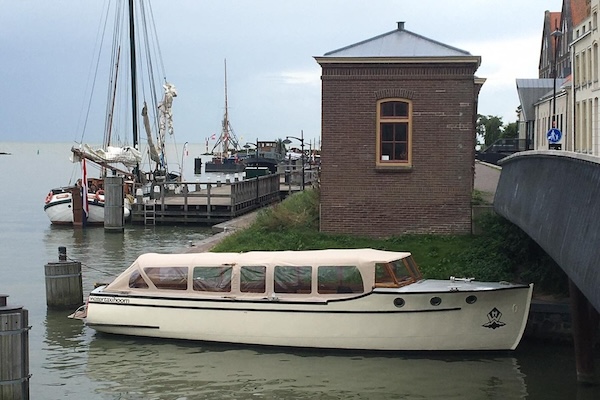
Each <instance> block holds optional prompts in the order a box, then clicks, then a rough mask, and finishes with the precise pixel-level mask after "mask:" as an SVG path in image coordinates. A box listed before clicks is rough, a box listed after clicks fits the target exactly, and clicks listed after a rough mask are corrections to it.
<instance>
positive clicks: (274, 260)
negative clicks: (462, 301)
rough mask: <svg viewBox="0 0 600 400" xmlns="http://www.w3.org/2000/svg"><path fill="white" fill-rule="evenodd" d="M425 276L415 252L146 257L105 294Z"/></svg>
mask: <svg viewBox="0 0 600 400" xmlns="http://www.w3.org/2000/svg"><path fill="white" fill-rule="evenodd" d="M420 279H422V275H421V272H420V271H419V268H418V266H417V264H416V263H415V261H414V260H413V258H412V256H411V254H410V253H407V252H390V251H380V250H373V249H332V250H312V251H270V252H269V251H266V252H265V251H261V252H248V253H186V254H155V253H149V254H144V255H141V256H140V257H139V258H138V259H137V260H136V261H135V262H134V263H133V264H132V265H131V266H130V267H129V268H128V269H127V270H125V271H124V272H123V273H122V274H121V275H120V276H119V277H117V278H116V279H115V280H114V281H113V282H112V283H110V284H109V285H108V286H107V287H106V288H105V289H104V291H105V292H118V293H130V292H135V294H136V295H143V294H148V295H152V296H153V295H156V294H157V293H162V294H167V293H168V292H170V293H172V294H174V295H175V294H176V293H181V294H183V293H182V292H184V291H185V292H187V293H186V296H188V295H190V294H192V293H193V295H194V296H200V297H202V296H217V297H232V298H240V297H244V298H255V299H256V298H269V299H271V300H273V299H275V298H277V299H279V298H290V299H291V298H302V297H320V296H322V295H327V297H330V296H332V297H344V296H346V297H348V295H349V294H350V295H351V296H355V295H357V294H361V293H368V292H370V291H372V289H373V288H376V287H385V288H394V287H401V286H404V285H407V284H410V283H414V282H416V281H418V280H420Z"/></svg>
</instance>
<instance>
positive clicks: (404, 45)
mask: <svg viewBox="0 0 600 400" xmlns="http://www.w3.org/2000/svg"><path fill="white" fill-rule="evenodd" d="M315 58H317V61H319V62H322V61H323V62H327V61H328V59H336V60H340V59H342V60H343V59H350V58H352V59H377V60H382V59H396V60H397V59H398V58H403V59H423V58H427V59H431V58H439V59H440V60H441V59H447V60H457V59H460V60H461V61H463V62H464V61H476V62H477V64H478V65H479V64H480V63H481V57H479V56H472V55H471V53H469V52H468V51H465V50H461V49H458V48H456V47H452V46H449V45H447V44H444V43H441V42H438V41H436V40H433V39H429V38H426V37H424V36H421V35H419V34H416V33H414V32H411V31H408V30H406V29H404V22H398V27H397V29H395V30H393V31H390V32H387V33H384V34H381V35H378V36H375V37H372V38H370V39H367V40H363V41H361V42H358V43H355V44H351V45H349V46H346V47H342V48H340V49H337V50H333V51H330V52H327V53H325V54H324V55H323V56H322V57H315ZM465 58H469V59H470V60H469V59H465Z"/></svg>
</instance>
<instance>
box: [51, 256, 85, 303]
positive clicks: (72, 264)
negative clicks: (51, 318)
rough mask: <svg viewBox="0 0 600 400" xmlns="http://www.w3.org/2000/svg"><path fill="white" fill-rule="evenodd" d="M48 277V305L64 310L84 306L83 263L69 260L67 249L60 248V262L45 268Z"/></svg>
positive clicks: (52, 263)
mask: <svg viewBox="0 0 600 400" xmlns="http://www.w3.org/2000/svg"><path fill="white" fill-rule="evenodd" d="M44 271H45V275H46V305H47V306H48V308H53V309H58V310H63V309H70V308H73V307H79V306H80V305H82V304H83V283H82V279H81V263H80V262H79V261H68V260H67V248H66V247H63V246H61V247H59V248H58V262H49V263H48V264H46V265H45V266H44Z"/></svg>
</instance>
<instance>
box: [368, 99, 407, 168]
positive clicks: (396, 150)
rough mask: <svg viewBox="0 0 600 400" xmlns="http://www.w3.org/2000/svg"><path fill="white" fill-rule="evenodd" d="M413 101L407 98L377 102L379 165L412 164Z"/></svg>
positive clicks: (383, 166) (405, 165)
mask: <svg viewBox="0 0 600 400" xmlns="http://www.w3.org/2000/svg"><path fill="white" fill-rule="evenodd" d="M411 117H412V103H411V102H410V101H408V100H405V99H383V100H379V101H378V102H377V163H376V165H377V167H381V168H405V167H410V166H411V165H412V127H411Z"/></svg>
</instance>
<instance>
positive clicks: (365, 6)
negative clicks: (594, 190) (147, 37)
mask: <svg viewBox="0 0 600 400" xmlns="http://www.w3.org/2000/svg"><path fill="white" fill-rule="evenodd" d="M103 3H104V1H102V0H52V1H48V0H0V7H1V11H0V57H1V59H0V89H1V91H2V97H1V99H2V100H1V107H0V121H2V122H1V123H0V141H40V142H73V141H77V140H79V139H80V137H81V129H82V126H81V114H82V109H83V108H84V107H83V105H84V104H86V102H87V101H88V100H89V99H86V98H85V92H86V87H87V84H88V81H89V75H90V74H89V70H90V65H91V61H92V59H93V57H94V49H93V47H94V43H95V41H96V39H95V38H96V35H97V31H98V24H99V21H100V14H101V12H102V9H103ZM561 6H562V0H547V1H542V0H526V1H523V0H519V1H517V0H504V1H491V0H489V1H488V0H446V1H441V0H419V1H407V0H396V1H392V0H376V1H364V0H318V1H316V0H285V1H283V0H237V1H236V0H217V1H215V0H213V1H205V0H153V1H152V7H153V11H154V15H155V20H156V29H157V31H158V35H159V37H160V43H161V49H162V53H163V60H164V64H165V70H166V73H167V78H168V80H169V81H171V82H172V83H173V84H175V86H176V87H177V89H178V93H179V95H178V97H177V98H176V100H175V102H174V104H173V114H174V123H175V135H176V138H177V141H178V142H182V143H183V142H185V141H189V142H191V143H204V141H205V140H206V138H207V137H209V136H210V135H211V134H213V133H217V134H218V133H219V131H220V126H221V119H222V116H223V110H224V88H223V79H224V78H223V75H224V73H223V60H224V59H227V71H228V74H227V75H228V77H227V80H228V98H229V99H228V100H229V116H230V121H231V125H232V127H233V129H234V131H235V133H236V135H237V136H238V137H239V138H240V141H251V142H253V141H254V140H255V139H256V138H258V139H260V140H271V139H277V138H284V137H285V136H287V135H292V136H298V135H300V131H301V130H302V131H303V132H304V136H305V138H306V140H307V141H308V140H311V139H316V138H318V137H319V136H320V127H321V114H320V113H321V90H320V73H321V70H320V67H319V65H318V64H317V63H316V61H315V60H314V58H313V57H314V56H320V55H323V54H324V53H326V52H328V51H331V50H335V49H338V48H341V47H344V46H347V45H350V44H353V43H356V42H359V41H362V40H365V39H369V38H371V37H374V36H377V35H379V34H382V33H386V32H389V31H391V30H394V29H396V22H397V21H405V22H406V24H405V28H406V29H407V30H409V31H412V32H414V33H417V34H420V35H423V36H425V37H428V38H430V39H434V40H437V41H440V42H443V43H445V44H448V45H451V46H454V47H457V48H460V49H462V50H466V51H468V52H470V53H471V54H473V55H479V56H481V57H482V64H481V66H480V68H479V70H478V71H477V73H476V75H477V76H479V77H483V78H487V81H486V83H485V85H484V86H483V88H482V90H481V93H480V97H479V110H478V111H479V113H480V114H484V115H498V116H501V117H502V118H503V121H504V123H509V122H514V121H516V113H515V110H516V108H517V106H518V105H519V102H518V97H517V93H516V85H515V79H518V78H537V76H538V75H537V74H538V71H537V67H538V62H539V54H540V47H541V38H542V28H543V21H544V11H545V10H550V11H560V9H561ZM96 112H97V113H99V114H101V113H103V112H104V109H99V110H97V111H96ZM100 120H101V119H100ZM101 130H102V128H101V127H99V128H98V129H97V131H98V132H101ZM90 132H91V130H90ZM86 140H88V141H90V142H92V143H99V142H101V140H102V139H101V134H100V137H98V138H97V139H96V138H86Z"/></svg>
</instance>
